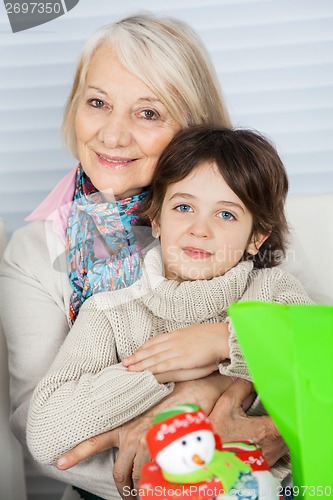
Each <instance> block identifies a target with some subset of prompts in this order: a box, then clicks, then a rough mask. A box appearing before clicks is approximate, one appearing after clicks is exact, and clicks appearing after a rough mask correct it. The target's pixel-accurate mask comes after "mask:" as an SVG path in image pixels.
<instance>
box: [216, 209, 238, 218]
mask: <svg viewBox="0 0 333 500" xmlns="http://www.w3.org/2000/svg"><path fill="white" fill-rule="evenodd" d="M218 216H219V217H220V218H221V219H224V220H233V219H234V218H235V217H234V216H233V215H232V214H231V213H230V212H227V211H225V210H223V211H222V212H220V213H219V214H218Z"/></svg>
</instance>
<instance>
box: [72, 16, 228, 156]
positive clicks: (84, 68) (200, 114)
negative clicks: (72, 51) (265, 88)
mask: <svg viewBox="0 0 333 500" xmlns="http://www.w3.org/2000/svg"><path fill="white" fill-rule="evenodd" d="M104 44H108V45H110V46H112V48H113V50H114V51H115V53H116V54H117V57H118V58H119V60H120V62H121V64H122V65H123V66H124V67H125V68H126V69H127V70H128V71H130V72H131V73H133V74H134V75H135V76H137V77H138V78H140V79H141V80H142V81H143V82H144V83H145V84H146V85H147V86H148V87H149V88H150V89H151V90H152V91H153V92H154V93H155V95H156V96H157V98H158V99H159V100H160V101H161V102H162V104H164V106H165V107H166V108H167V109H168V111H169V113H170V114H171V115H172V117H173V119H175V120H176V121H177V122H178V123H180V124H181V126H182V127H183V128H186V127H189V126H191V125H200V124H205V123H206V124H212V125H220V126H226V127H230V126H231V122H230V118H229V115H228V111H227V108H226V105H225V102H224V99H223V96H222V94H221V91H220V86H219V82H218V78H217V76H216V73H215V70H214V68H213V65H212V63H211V61H210V57H209V55H208V53H207V51H206V49H205V47H204V46H203V44H202V42H201V40H200V38H199V37H198V36H197V35H196V33H195V32H194V31H193V30H192V29H191V28H190V27H189V26H188V25H187V24H186V23H184V22H182V21H180V20H177V19H172V18H157V17H156V16H154V15H153V14H140V15H134V16H130V17H127V18H124V19H122V20H121V21H119V22H116V23H113V24H108V25H106V26H104V27H102V28H101V29H99V30H98V31H97V32H96V33H95V34H94V35H93V36H92V37H91V38H90V40H88V42H87V43H86V45H85V47H84V49H83V51H82V55H81V58H80V61H79V64H78V67H77V70H76V74H75V78H74V82H73V86H72V90H71V93H70V95H69V98H68V101H67V105H66V108H65V114H64V121H63V136H64V138H65V141H66V143H67V145H68V146H69V148H70V149H71V151H72V152H73V154H74V156H77V144H76V133H75V117H76V112H77V108H78V102H79V99H80V96H81V93H82V90H83V87H84V84H85V81H86V77H87V72H88V69H89V65H90V62H91V59H92V57H93V55H94V54H95V53H96V51H97V49H98V48H99V47H101V46H102V45H104Z"/></svg>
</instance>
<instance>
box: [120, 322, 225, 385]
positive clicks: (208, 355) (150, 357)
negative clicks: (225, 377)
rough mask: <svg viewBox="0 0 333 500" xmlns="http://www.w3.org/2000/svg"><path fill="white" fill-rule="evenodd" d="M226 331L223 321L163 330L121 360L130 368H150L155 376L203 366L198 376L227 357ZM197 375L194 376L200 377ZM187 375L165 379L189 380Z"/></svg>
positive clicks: (136, 370) (205, 373)
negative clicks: (202, 370)
mask: <svg viewBox="0 0 333 500" xmlns="http://www.w3.org/2000/svg"><path fill="white" fill-rule="evenodd" d="M228 340H229V331H228V325H227V324H226V323H209V324H203V325H192V326H188V327H186V328H182V329H180V330H176V331H174V332H171V333H164V334H163V335H158V336H157V337H154V338H152V339H150V340H148V341H147V342H146V343H145V344H143V346H141V347H140V348H139V349H138V350H137V351H136V352H135V353H134V354H132V355H131V356H128V357H127V358H125V359H124V360H123V365H124V366H126V367H128V370H129V371H135V372H138V371H143V370H147V369H149V370H150V371H151V372H152V373H153V374H154V375H157V374H162V373H166V372H170V373H171V372H175V371H177V370H192V369H197V368H205V369H206V371H205V372H203V374H200V375H199V377H202V376H206V375H207V374H208V373H211V372H212V371H214V370H211V371H209V370H207V367H209V366H212V365H215V369H216V368H217V364H218V363H219V362H220V361H221V360H223V359H226V358H228V356H229V344H228ZM199 377H196V378H199ZM189 379H190V378H189V377H186V378H176V379H171V378H169V379H165V381H167V382H171V381H179V380H189Z"/></svg>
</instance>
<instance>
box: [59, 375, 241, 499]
mask: <svg viewBox="0 0 333 500" xmlns="http://www.w3.org/2000/svg"><path fill="white" fill-rule="evenodd" d="M232 383H233V382H232V380H231V379H230V378H229V377H224V376H223V375H220V374H218V373H215V374H212V375H210V376H209V377H206V378H204V379H200V380H196V381H191V382H180V383H178V384H176V386H175V389H174V391H173V393H172V394H170V395H169V396H167V397H166V398H164V399H163V401H162V402H161V403H159V404H158V405H156V406H154V408H152V409H151V410H149V411H148V412H146V413H145V414H144V415H140V416H138V417H136V418H135V419H133V420H131V421H130V422H128V423H126V424H124V425H122V426H120V427H119V428H117V429H114V430H112V431H108V432H104V433H103V434H100V435H98V436H95V437H93V438H91V439H87V440H86V441H83V442H82V443H80V444H79V445H78V446H76V447H75V448H74V449H73V450H71V451H69V452H68V453H65V455H63V457H61V459H59V460H58V463H57V467H58V469H61V470H66V469H69V468H71V467H73V466H74V465H76V464H78V463H79V462H81V461H82V460H85V459H86V458H89V457H92V456H94V455H96V454H97V453H100V452H102V451H106V450H108V449H109V448H119V452H118V456H117V459H116V463H115V466H114V470H113V476H114V480H115V483H116V485H117V488H118V490H119V491H120V492H123V491H124V487H125V486H130V487H131V486H132V484H133V483H134V485H136V486H137V481H138V478H139V475H140V471H141V467H142V465H143V464H144V463H145V462H147V461H148V459H149V454H148V452H147V448H146V441H145V435H146V432H147V430H148V428H149V427H150V426H151V425H152V420H153V417H154V416H155V415H156V413H158V412H159V411H161V410H163V409H165V408H168V407H171V406H174V405H178V404H184V403H192V404H197V405H199V406H201V408H202V409H203V410H204V411H205V412H206V413H207V414H209V413H210V412H211V411H212V409H213V407H214V405H215V403H216V401H217V399H218V398H219V397H220V396H221V394H222V393H223V392H224V391H225V390H226V389H227V388H228V387H229V386H230V384H232ZM61 461H62V462H63V463H62V464H61ZM127 498H128V495H127Z"/></svg>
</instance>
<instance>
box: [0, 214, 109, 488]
mask: <svg viewBox="0 0 333 500" xmlns="http://www.w3.org/2000/svg"><path fill="white" fill-rule="evenodd" d="M46 241H47V240H46V231H45V224H44V223H43V222H35V223H32V224H29V225H27V226H25V227H24V228H22V229H21V230H19V231H17V232H16V233H15V234H14V235H13V237H12V239H11V241H10V242H9V243H8V246H7V248H6V252H5V257H4V260H3V262H2V264H1V267H0V294H1V297H0V315H1V321H2V324H3V328H4V332H5V335H6V340H7V344H8V354H9V370H10V376H11V381H10V384H11V406H12V415H11V428H12V431H13V433H14V434H15V436H16V437H17V438H18V440H19V441H20V443H21V445H22V447H23V448H24V451H25V455H26V456H28V457H30V459H32V457H31V456H30V453H29V451H28V449H27V445H26V422H27V413H28V408H29V404H30V399H31V395H32V392H33V390H34V388H35V386H36V385H37V384H38V382H39V381H40V380H41V379H42V377H43V376H45V374H46V372H47V370H48V369H49V367H50V366H51V364H52V362H53V360H54V358H55V356H56V354H57V352H58V351H59V348H60V346H61V344H62V343H63V341H64V340H65V338H66V335H67V333H68V330H69V326H68V321H67V317H66V311H67V307H68V299H66V296H67V297H68V298H69V295H70V287H69V284H68V277H67V273H66V260H65V258H64V253H63V252H64V248H63V246H62V245H61V242H59V240H58V237H57V236H56V235H54V234H53V238H52V237H50V238H49V239H48V244H47V242H46ZM59 247H60V248H59ZM53 253H54V254H56V255H59V258H58V259H54V258H53V257H51V255H52V254H53ZM3 452H4V453H5V450H4V451H3ZM113 463H114V454H113V453H110V451H108V452H107V453H101V454H100V455H99V456H98V457H94V459H93V460H90V461H89V462H88V463H87V462H86V463H83V464H80V465H78V466H77V467H75V469H71V470H69V471H59V470H58V469H57V468H56V467H54V466H41V465H40V464H38V463H37V462H35V464H34V466H35V468H37V469H38V471H39V472H40V473H41V474H44V475H47V476H50V477H53V478H55V479H58V480H60V481H63V482H66V483H69V484H73V485H76V486H79V487H81V488H83V489H85V490H87V491H92V492H94V493H95V494H97V495H99V496H101V497H103V498H110V495H112V492H115V491H116V489H115V486H114V481H113V479H112V474H111V473H110V471H111V470H112V468H113ZM111 498H115V496H113V497H112V496H111Z"/></svg>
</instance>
